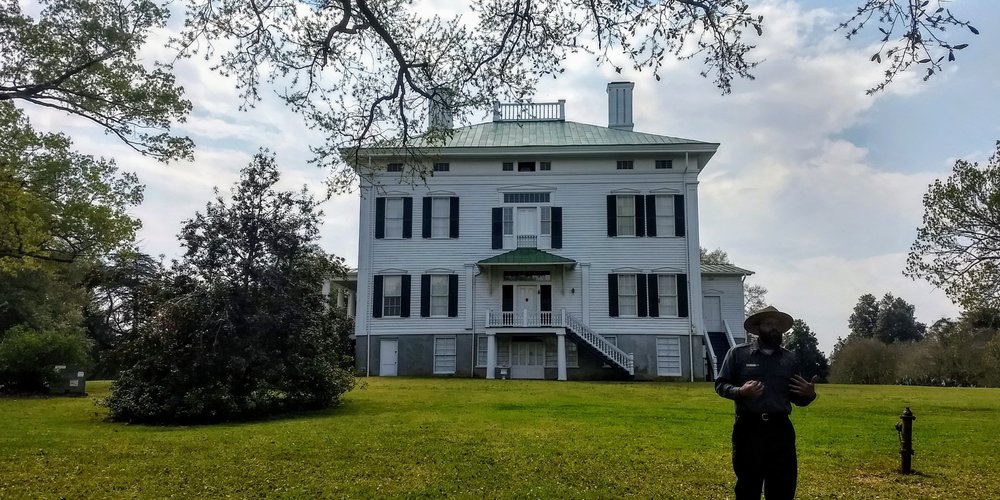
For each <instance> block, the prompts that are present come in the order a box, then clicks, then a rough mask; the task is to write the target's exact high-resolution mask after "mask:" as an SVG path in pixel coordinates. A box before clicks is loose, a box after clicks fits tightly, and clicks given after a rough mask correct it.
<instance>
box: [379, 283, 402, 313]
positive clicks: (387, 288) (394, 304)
mask: <svg viewBox="0 0 1000 500" xmlns="http://www.w3.org/2000/svg"><path fill="white" fill-rule="evenodd" d="M382 287H383V288H382V316H383V317H395V318H398V317H399V316H400V314H401V313H402V311H403V309H402V308H403V277H402V276H385V277H383V278H382Z"/></svg>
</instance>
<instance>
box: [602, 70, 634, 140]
mask: <svg viewBox="0 0 1000 500" xmlns="http://www.w3.org/2000/svg"><path fill="white" fill-rule="evenodd" d="M634 87H635V84H634V83H632V82H611V83H609V84H608V128H614V129H618V130H632V127H633V126H634V125H635V124H634V123H632V89H633V88H634Z"/></svg>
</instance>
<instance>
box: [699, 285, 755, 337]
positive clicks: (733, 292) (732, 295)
mask: <svg viewBox="0 0 1000 500" xmlns="http://www.w3.org/2000/svg"><path fill="white" fill-rule="evenodd" d="M702 286H703V287H704V289H705V295H708V294H710V291H719V292H722V293H721V297H722V319H723V320H725V321H726V322H728V323H729V328H730V331H731V332H732V334H733V337H734V338H735V339H736V342H742V339H745V338H746V332H745V331H744V330H743V320H744V319H746V316H745V315H744V312H743V301H744V298H743V280H742V279H741V277H740V276H732V275H711V274H709V275H705V276H702ZM711 295H715V293H711Z"/></svg>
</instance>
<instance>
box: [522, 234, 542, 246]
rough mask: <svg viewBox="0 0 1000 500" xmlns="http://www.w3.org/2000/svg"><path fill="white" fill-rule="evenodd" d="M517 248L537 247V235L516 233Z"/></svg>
mask: <svg viewBox="0 0 1000 500" xmlns="http://www.w3.org/2000/svg"><path fill="white" fill-rule="evenodd" d="M517 248H538V235H536V234H519V235H517Z"/></svg>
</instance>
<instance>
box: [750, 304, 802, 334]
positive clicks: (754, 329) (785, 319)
mask: <svg viewBox="0 0 1000 500" xmlns="http://www.w3.org/2000/svg"><path fill="white" fill-rule="evenodd" d="M764 318H774V320H775V321H777V323H778V331H780V332H782V333H784V332H786V331H788V329H789V328H791V327H792V317H791V316H789V315H788V314H786V313H783V312H781V311H779V310H777V309H775V308H774V306H767V307H765V308H763V309H761V310H759V311H757V312H755V313H753V314H751V315H750V317H749V318H747V320H746V321H744V322H743V328H744V329H745V330H746V331H747V332H748V333H752V334H754V335H757V334H758V333H760V332H759V331H758V330H759V328H760V322H761V321H763V320H764Z"/></svg>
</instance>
